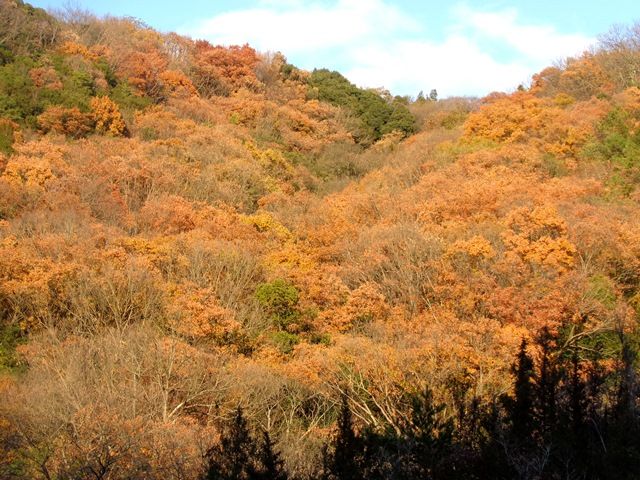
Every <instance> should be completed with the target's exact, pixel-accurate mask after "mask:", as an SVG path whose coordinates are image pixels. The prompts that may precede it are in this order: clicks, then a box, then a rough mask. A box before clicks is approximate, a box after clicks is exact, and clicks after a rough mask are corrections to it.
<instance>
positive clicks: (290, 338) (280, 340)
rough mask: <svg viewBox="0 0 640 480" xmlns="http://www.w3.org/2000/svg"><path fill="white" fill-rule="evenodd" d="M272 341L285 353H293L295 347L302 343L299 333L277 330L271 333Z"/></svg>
mask: <svg viewBox="0 0 640 480" xmlns="http://www.w3.org/2000/svg"><path fill="white" fill-rule="evenodd" d="M271 341H272V342H273V343H274V344H275V346H276V347H278V350H280V351H281V352H282V353H284V354H289V353H291V352H292V351H293V347H295V346H296V345H297V344H298V343H300V339H299V338H298V336H297V335H295V334H293V333H288V332H275V333H274V334H273V335H271Z"/></svg>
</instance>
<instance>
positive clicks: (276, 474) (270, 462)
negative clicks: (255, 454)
mask: <svg viewBox="0 0 640 480" xmlns="http://www.w3.org/2000/svg"><path fill="white" fill-rule="evenodd" d="M273 447H274V444H273V441H272V440H271V437H270V436H269V432H267V431H265V432H263V434H262V445H261V447H260V455H259V462H260V467H259V468H258V471H257V473H256V475H255V476H254V477H253V478H255V479H256V480H287V479H288V478H289V477H288V475H287V472H286V471H285V469H284V461H283V460H282V459H281V458H280V453H279V452H276V451H274V449H273Z"/></svg>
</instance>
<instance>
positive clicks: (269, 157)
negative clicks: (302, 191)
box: [247, 142, 293, 178]
mask: <svg viewBox="0 0 640 480" xmlns="http://www.w3.org/2000/svg"><path fill="white" fill-rule="evenodd" d="M247 150H249V152H250V153H251V155H252V156H253V158H254V159H255V160H256V161H257V162H258V163H259V164H260V166H261V167H262V168H264V169H265V170H266V171H267V172H269V173H270V174H271V175H274V176H276V177H278V178H288V177H290V176H291V174H292V173H293V166H292V165H291V163H289V161H288V160H287V159H286V158H285V157H284V155H283V154H282V152H281V151H280V150H275V149H273V148H267V149H265V150H261V149H260V148H258V147H257V146H256V145H255V144H253V143H251V142H250V143H247Z"/></svg>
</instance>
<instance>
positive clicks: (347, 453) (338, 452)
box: [324, 396, 364, 480]
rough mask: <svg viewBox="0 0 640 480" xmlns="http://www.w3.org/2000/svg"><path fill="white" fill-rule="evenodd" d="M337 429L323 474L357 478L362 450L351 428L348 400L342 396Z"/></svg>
mask: <svg viewBox="0 0 640 480" xmlns="http://www.w3.org/2000/svg"><path fill="white" fill-rule="evenodd" d="M337 427H338V430H337V432H336V434H335V437H334V439H333V445H332V448H331V451H330V452H328V453H327V455H328V458H327V460H325V464H326V466H325V472H324V476H325V478H327V479H330V480H359V479H364V477H363V471H362V470H363V465H362V452H363V446H362V442H361V440H360V438H359V437H358V436H357V435H356V433H355V431H354V429H353V420H352V416H351V409H350V408H349V401H348V399H347V397H346V396H343V397H342V404H341V406H340V416H339V417H338V425H337Z"/></svg>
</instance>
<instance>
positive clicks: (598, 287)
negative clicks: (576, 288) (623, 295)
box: [588, 275, 616, 309]
mask: <svg viewBox="0 0 640 480" xmlns="http://www.w3.org/2000/svg"><path fill="white" fill-rule="evenodd" d="M588 294H589V296H590V297H592V298H593V299H595V300H597V301H599V302H600V303H602V305H604V306H605V307H607V308H608V309H613V308H614V307H615V304H616V294H615V291H614V290H613V287H612V283H611V281H610V280H609V279H608V278H607V277H605V276H604V275H593V276H592V277H591V278H590V279H589V290H588Z"/></svg>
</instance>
